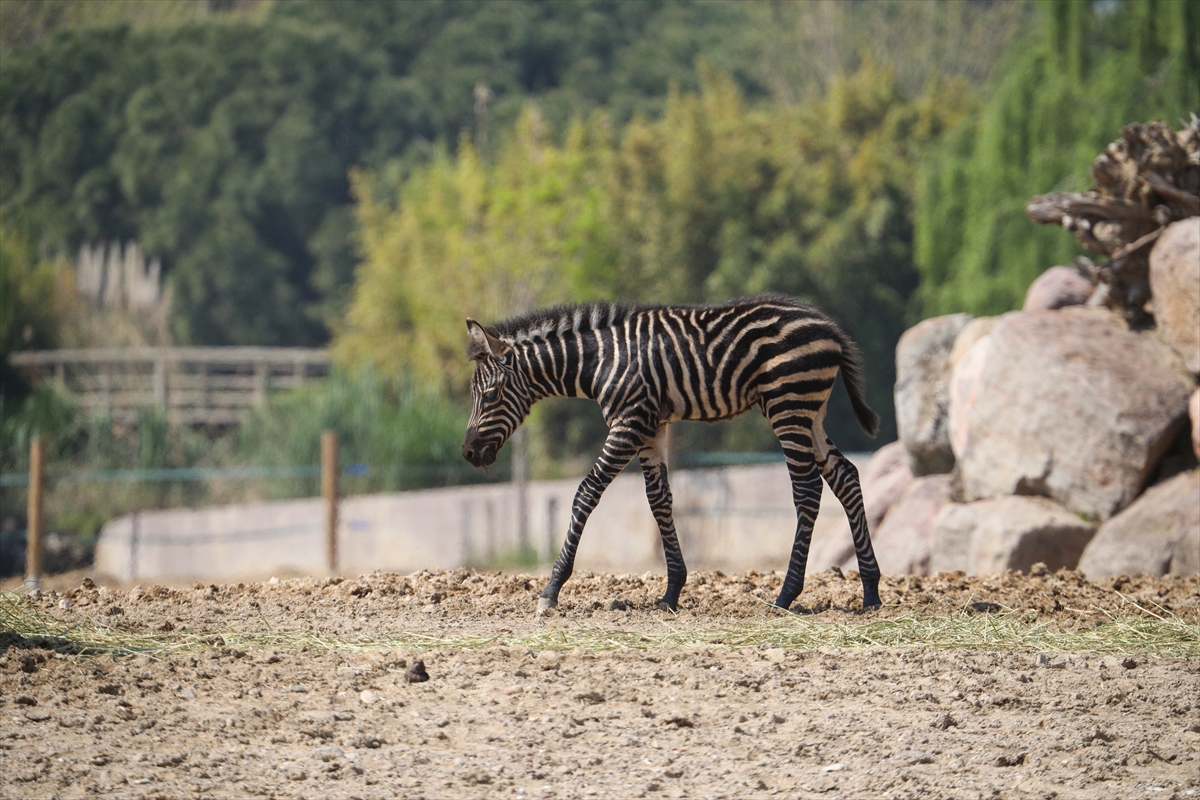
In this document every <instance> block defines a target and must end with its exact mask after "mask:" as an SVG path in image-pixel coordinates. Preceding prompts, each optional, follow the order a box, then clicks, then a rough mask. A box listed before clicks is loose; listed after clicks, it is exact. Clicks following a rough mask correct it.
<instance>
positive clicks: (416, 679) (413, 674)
mask: <svg viewBox="0 0 1200 800" xmlns="http://www.w3.org/2000/svg"><path fill="white" fill-rule="evenodd" d="M427 680H429V673H428V672H426V671H425V662H424V661H414V662H413V665H412V666H411V667H409V668H408V670H407V671H406V672H405V673H404V682H405V683H421V682H423V681H427Z"/></svg>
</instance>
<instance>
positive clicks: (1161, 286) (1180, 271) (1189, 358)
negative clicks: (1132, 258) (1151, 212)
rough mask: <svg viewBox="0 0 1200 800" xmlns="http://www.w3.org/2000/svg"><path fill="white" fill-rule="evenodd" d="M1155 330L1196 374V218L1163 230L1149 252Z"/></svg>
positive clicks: (1199, 279) (1199, 344)
mask: <svg viewBox="0 0 1200 800" xmlns="http://www.w3.org/2000/svg"><path fill="white" fill-rule="evenodd" d="M1150 292H1151V295H1152V298H1153V303H1154V320H1155V322H1156V323H1157V325H1158V331H1159V333H1160V334H1161V335H1162V337H1163V339H1164V340H1165V341H1166V342H1167V344H1169V345H1170V346H1171V348H1172V349H1173V350H1174V351H1175V352H1176V353H1178V354H1179V356H1180V358H1182V359H1183V363H1184V365H1186V366H1187V368H1188V371H1190V372H1191V373H1192V374H1193V375H1198V374H1200V217H1191V218H1190V219H1185V220H1181V221H1179V222H1176V223H1174V224H1173V225H1170V226H1168V227H1167V228H1166V229H1165V230H1163V232H1162V235H1160V236H1159V237H1158V241H1157V242H1155V243H1154V249H1153V250H1151V251H1150Z"/></svg>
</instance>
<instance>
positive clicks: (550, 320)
mask: <svg viewBox="0 0 1200 800" xmlns="http://www.w3.org/2000/svg"><path fill="white" fill-rule="evenodd" d="M641 309H642V306H638V305H635V304H632V303H607V302H597V303H574V304H571V305H560V306H554V307H553V308H544V309H541V310H540V311H531V312H530V313H528V314H521V315H520V316H516V317H511V318H509V319H506V320H503V321H502V322H497V323H494V324H492V325H488V326H486V328H487V330H488V332H489V333H491V334H492V335H493V336H496V337H497V338H500V339H503V340H505V341H509V342H528V341H537V340H539V339H547V338H549V337H551V336H554V335H556V334H563V333H566V332H568V331H573V332H575V333H579V332H580V331H591V330H598V329H601V328H609V327H612V326H613V325H620V324H621V323H623V322H625V320H627V319H628V318H629V316H630V314H633V313H634V312H636V311H639V310H641Z"/></svg>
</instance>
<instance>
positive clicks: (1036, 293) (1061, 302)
mask: <svg viewBox="0 0 1200 800" xmlns="http://www.w3.org/2000/svg"><path fill="white" fill-rule="evenodd" d="M1095 290H1096V285H1095V284H1093V283H1092V282H1091V281H1089V280H1088V279H1087V278H1085V277H1083V276H1082V275H1080V274H1079V271H1078V270H1076V269H1072V268H1071V267H1051V268H1050V269H1048V270H1046V271H1045V272H1043V273H1042V274H1041V275H1039V276H1038V277H1037V278H1036V279H1035V280H1034V282H1033V283H1031V284H1029V290H1028V291H1027V292H1025V305H1024V306H1022V307H1021V308H1022V309H1023V310H1025V311H1053V310H1054V309H1056V308H1063V307H1065V306H1081V305H1083V304H1084V303H1086V302H1087V301H1088V298H1089V297H1091V296H1092V292H1094V291H1095Z"/></svg>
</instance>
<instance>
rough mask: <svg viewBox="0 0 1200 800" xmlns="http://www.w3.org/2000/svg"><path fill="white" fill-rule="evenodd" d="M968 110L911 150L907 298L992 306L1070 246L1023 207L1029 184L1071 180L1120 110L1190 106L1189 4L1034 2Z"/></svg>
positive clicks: (1194, 53) (1193, 36)
mask: <svg viewBox="0 0 1200 800" xmlns="http://www.w3.org/2000/svg"><path fill="white" fill-rule="evenodd" d="M1039 12H1040V14H1041V15H1042V16H1041V20H1042V22H1043V24H1042V25H1041V26H1039V27H1038V29H1037V32H1036V34H1035V35H1034V36H1032V37H1031V38H1030V39H1028V40H1027V41H1025V42H1023V43H1022V44H1021V46H1020V47H1017V48H1015V49H1014V50H1013V51H1012V52H1011V53H1010V56H1009V59H1008V63H1007V65H1006V66H1007V68H1006V69H1005V70H1004V71H1003V73H1004V77H1003V78H1002V79H1001V81H1000V82H999V84H998V85H997V87H996V89H995V91H994V93H993V94H992V96H991V98H990V99H989V100H988V102H987V104H986V105H985V107H984V108H983V110H982V113H981V114H979V115H978V116H977V117H972V118H970V119H968V120H967V121H965V122H964V124H963V125H962V126H961V127H960V128H959V129H958V130H955V131H954V132H953V133H952V134H951V135H949V136H948V137H947V138H946V141H945V142H944V143H943V144H942V145H941V147H940V148H939V149H938V151H937V152H936V155H934V156H932V157H930V158H929V159H928V161H927V162H926V163H925V164H924V166H923V168H922V170H921V173H920V176H919V179H918V181H919V187H918V191H917V210H916V219H917V224H916V260H917V264H918V267H919V269H920V271H921V279H922V286H921V292H920V295H919V298H918V301H919V302H918V304H917V305H916V306H915V308H914V310H915V311H917V312H919V313H922V314H940V313H948V312H951V311H963V310H965V311H970V312H972V313H976V314H994V313H998V312H1002V311H1006V310H1008V309H1011V308H1015V307H1019V306H1020V304H1021V302H1022V300H1023V298H1024V295H1025V290H1026V287H1027V286H1028V285H1029V283H1030V282H1031V281H1032V280H1033V278H1035V277H1036V276H1037V275H1038V273H1040V272H1041V271H1042V270H1044V269H1046V268H1047V267H1049V266H1050V265H1052V264H1056V263H1059V264H1061V263H1066V262H1068V261H1069V260H1070V259H1071V258H1072V257H1073V256H1075V255H1077V254H1078V253H1080V252H1081V250H1080V249H1079V248H1078V246H1077V245H1076V244H1075V242H1074V240H1073V239H1071V237H1069V236H1066V235H1064V234H1063V233H1062V232H1060V231H1055V230H1052V229H1047V228H1038V227H1037V226H1034V225H1033V224H1032V223H1031V222H1029V220H1028V219H1026V217H1025V204H1026V202H1027V201H1028V200H1029V198H1031V197H1032V196H1033V195H1036V194H1041V193H1045V192H1048V191H1052V190H1072V189H1083V188H1086V185H1087V179H1086V174H1087V167H1088V165H1089V163H1090V162H1091V160H1092V159H1093V158H1094V157H1095V156H1096V154H1097V153H1098V152H1100V151H1102V150H1103V149H1104V147H1105V146H1106V145H1107V144H1108V142H1110V141H1111V140H1113V139H1114V138H1116V137H1117V135H1118V134H1119V132H1120V129H1121V126H1122V125H1125V124H1127V123H1129V122H1134V121H1144V120H1149V119H1152V118H1165V119H1167V120H1168V121H1171V122H1172V123H1173V124H1174V123H1175V122H1176V121H1177V120H1178V119H1179V118H1183V117H1186V115H1187V113H1188V112H1189V111H1192V110H1197V109H1200V87H1198V86H1197V82H1196V76H1197V74H1200V10H1197V6H1196V4H1194V3H1187V2H1182V1H1180V2H1176V1H1175V0H1161V1H1160V2H1154V1H1153V0H1131V1H1130V2H1127V3H1119V4H1117V3H1106V4H1099V3H1097V4H1090V3H1076V2H1072V0H1053V2H1047V3H1044V4H1043V5H1042V6H1041V7H1040V8H1039Z"/></svg>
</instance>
